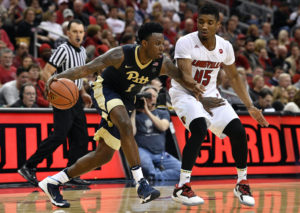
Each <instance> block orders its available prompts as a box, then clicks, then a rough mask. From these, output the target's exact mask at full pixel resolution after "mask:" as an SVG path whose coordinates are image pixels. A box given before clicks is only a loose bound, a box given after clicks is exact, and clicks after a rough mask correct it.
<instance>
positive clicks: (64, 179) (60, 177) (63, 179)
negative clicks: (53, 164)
mask: <svg viewBox="0 0 300 213" xmlns="http://www.w3.org/2000/svg"><path fill="white" fill-rule="evenodd" d="M51 178H52V179H54V180H56V181H58V182H59V183H60V184H64V183H66V182H68V181H69V180H70V178H69V177H68V175H67V173H66V170H65V169H64V170H62V171H60V172H59V173H57V174H55V175H53V176H51Z"/></svg>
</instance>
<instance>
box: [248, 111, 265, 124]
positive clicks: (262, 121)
mask: <svg viewBox="0 0 300 213" xmlns="http://www.w3.org/2000/svg"><path fill="white" fill-rule="evenodd" d="M248 112H249V114H250V115H251V117H252V118H253V119H255V120H256V121H257V122H258V123H259V124H260V125H261V126H262V127H268V126H269V122H268V121H267V120H266V119H265V117H264V116H263V114H262V110H261V109H257V108H256V107H254V106H251V107H249V108H248Z"/></svg>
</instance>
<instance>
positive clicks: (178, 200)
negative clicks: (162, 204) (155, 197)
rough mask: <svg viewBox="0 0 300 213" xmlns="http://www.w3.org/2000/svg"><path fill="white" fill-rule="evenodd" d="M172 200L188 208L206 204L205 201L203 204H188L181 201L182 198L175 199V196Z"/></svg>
mask: <svg viewBox="0 0 300 213" xmlns="http://www.w3.org/2000/svg"><path fill="white" fill-rule="evenodd" d="M172 200H173V201H175V202H177V203H181V204H183V205H186V206H198V205H202V204H204V201H203V202H198V203H187V202H184V201H182V200H180V198H178V197H174V195H172Z"/></svg>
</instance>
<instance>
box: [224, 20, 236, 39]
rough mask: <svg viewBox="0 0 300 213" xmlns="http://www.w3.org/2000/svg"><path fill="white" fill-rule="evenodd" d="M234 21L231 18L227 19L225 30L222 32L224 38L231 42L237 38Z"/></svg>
mask: <svg viewBox="0 0 300 213" xmlns="http://www.w3.org/2000/svg"><path fill="white" fill-rule="evenodd" d="M236 28H237V25H236V21H235V20H233V19H228V21H227V22H226V32H225V33H224V35H223V37H224V39H226V40H228V41H230V43H231V44H234V43H235V41H236V39H237V32H236Z"/></svg>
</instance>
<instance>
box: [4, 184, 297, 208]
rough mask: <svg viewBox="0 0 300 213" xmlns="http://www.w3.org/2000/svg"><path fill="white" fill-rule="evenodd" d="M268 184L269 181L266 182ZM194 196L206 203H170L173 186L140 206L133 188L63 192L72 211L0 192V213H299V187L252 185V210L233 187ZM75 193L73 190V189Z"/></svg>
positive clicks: (23, 191)
mask: <svg viewBox="0 0 300 213" xmlns="http://www.w3.org/2000/svg"><path fill="white" fill-rule="evenodd" d="M268 182H270V180H269V181H268ZM197 183H201V182H200V181H199V182H195V183H194V184H193V188H194V190H195V192H196V193H197V194H198V195H200V196H202V197H203V198H204V199H205V203H204V204H203V205H201V206H190V207H189V206H184V205H181V204H179V203H176V202H173V201H172V200H171V194H172V191H173V187H172V186H157V188H159V189H160V190H161V197H160V198H159V199H157V200H155V201H153V202H150V203H146V204H143V205H142V204H140V203H139V199H138V198H137V196H136V191H135V188H133V187H129V188H126V187H125V184H100V185H99V184H98V185H91V186H90V189H88V188H86V189H79V190H74V189H73V190H70V189H67V190H63V195H64V198H65V199H67V200H69V201H70V203H71V207H70V208H68V209H60V208H57V207H53V206H52V205H51V203H50V202H49V201H48V199H47V197H46V195H45V194H44V193H42V192H41V191H36V190H38V189H37V188H18V189H16V188H15V189H0V212H3V213H37V212H39V213H45V212H54V213H77V212H78V213H85V212H86V213H90V212H93V213H94V212H95V213H111V212H124V213H130V212H161V213H173V212H178V213H179V212H180V213H181V212H186V213H187V212H206V213H207V212H209V213H210V212H211V213H213V212H216V213H219V212H220V213H227V212H228V213H231V212H233V213H240V212H247V213H250V212H255V213H256V212H257V213H273V212H284V213H299V212H300V183H299V182H296V180H294V181H293V182H291V181H289V182H278V181H277V182H276V183H254V184H251V187H252V191H253V196H254V197H255V200H256V205H255V207H245V206H241V205H240V204H239V202H238V199H236V198H235V197H234V195H233V187H234V184H232V183H226V184H220V183H216V182H214V183H210V184H203V183H202V184H197ZM75 189H76V188H75Z"/></svg>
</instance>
